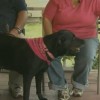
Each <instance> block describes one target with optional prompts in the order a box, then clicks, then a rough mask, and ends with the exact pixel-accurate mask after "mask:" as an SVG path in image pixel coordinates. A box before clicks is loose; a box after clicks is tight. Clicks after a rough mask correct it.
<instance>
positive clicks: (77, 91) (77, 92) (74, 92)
mask: <svg viewBox="0 0 100 100" xmlns="http://www.w3.org/2000/svg"><path fill="white" fill-rule="evenodd" d="M82 95H83V90H81V89H78V88H74V87H73V88H72V90H70V96H74V97H81V96H82Z"/></svg>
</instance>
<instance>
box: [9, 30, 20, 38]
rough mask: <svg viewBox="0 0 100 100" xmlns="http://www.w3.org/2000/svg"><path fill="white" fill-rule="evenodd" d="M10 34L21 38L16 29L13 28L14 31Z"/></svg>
mask: <svg viewBox="0 0 100 100" xmlns="http://www.w3.org/2000/svg"><path fill="white" fill-rule="evenodd" d="M10 34H11V35H12V36H15V37H18V38H20V34H19V33H18V31H17V30H16V29H15V28H13V29H12V30H11V31H10Z"/></svg>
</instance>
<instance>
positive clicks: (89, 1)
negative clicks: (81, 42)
mask: <svg viewBox="0 0 100 100" xmlns="http://www.w3.org/2000/svg"><path fill="white" fill-rule="evenodd" d="M43 16H44V17H47V18H48V19H49V20H50V21H51V22H52V28H53V32H56V31H58V30H61V29H67V30H70V31H72V32H73V33H74V34H75V35H76V36H77V37H79V38H82V39H84V38H92V37H96V36H97V29H96V20H97V18H98V17H100V0H80V4H79V5H77V6H76V7H73V6H72V2H71V0H49V2H48V4H47V6H46V8H45V10H44V14H43Z"/></svg>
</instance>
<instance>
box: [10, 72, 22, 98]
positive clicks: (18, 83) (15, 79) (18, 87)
mask: <svg viewBox="0 0 100 100" xmlns="http://www.w3.org/2000/svg"><path fill="white" fill-rule="evenodd" d="M8 85H9V91H10V93H11V95H12V96H13V97H15V98H18V97H22V96H23V88H22V86H23V78H22V75H21V74H19V73H17V72H14V71H11V72H9V83H8Z"/></svg>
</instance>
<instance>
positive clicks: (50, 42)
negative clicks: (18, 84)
mask: <svg viewBox="0 0 100 100" xmlns="http://www.w3.org/2000/svg"><path fill="white" fill-rule="evenodd" d="M43 41H44V43H45V45H46V46H47V48H48V50H49V51H50V52H51V53H52V54H53V55H54V56H55V57H58V56H63V55H66V54H67V55H68V54H69V51H70V50H71V47H73V48H74V49H73V50H75V48H77V47H80V46H81V45H83V44H84V41H83V40H81V39H78V38H76V37H74V35H73V33H71V32H69V31H65V30H62V31H59V32H56V33H54V34H52V35H48V36H45V37H43ZM74 52H75V51H74ZM0 66H3V67H0V69H8V70H14V71H17V72H19V73H21V74H22V75H23V89H24V90H23V91H24V94H23V100H29V93H30V92H29V91H30V85H31V80H32V78H33V76H35V79H36V92H37V95H38V97H39V100H47V99H46V98H44V97H43V96H42V94H41V80H42V75H43V73H44V71H46V69H47V68H48V64H47V63H46V62H45V61H43V60H42V59H40V58H39V57H38V56H37V55H35V54H34V52H33V51H32V50H31V48H30V47H29V45H28V44H27V42H26V41H25V39H20V38H16V37H12V36H9V35H5V34H1V35H0Z"/></svg>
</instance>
